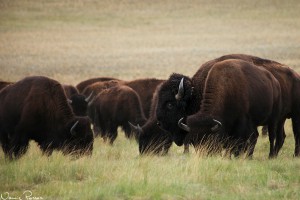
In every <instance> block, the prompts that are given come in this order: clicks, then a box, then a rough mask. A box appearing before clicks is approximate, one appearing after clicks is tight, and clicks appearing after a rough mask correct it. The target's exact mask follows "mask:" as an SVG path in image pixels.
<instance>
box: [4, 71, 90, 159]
mask: <svg viewBox="0 0 300 200" xmlns="http://www.w3.org/2000/svg"><path fill="white" fill-rule="evenodd" d="M90 125H91V124H90V121H89V119H88V118H87V117H76V116H75V115H74V113H73V112H72V109H71V107H70V106H69V104H68V102H67V98H66V95H65V92H64V89H63V87H62V85H61V84H60V83H59V82H57V81H55V80H52V79H50V78H47V77H42V76H32V77H27V78H24V79H22V80H20V81H18V82H16V83H15V84H12V85H10V86H7V87H6V88H4V89H3V90H1V93H0V142H1V145H2V149H3V151H4V153H5V155H6V156H8V157H9V158H11V159H12V158H19V157H20V156H22V155H23V154H24V153H25V152H26V150H27V148H28V143H29V140H34V141H36V142H37V143H38V145H39V147H40V148H41V150H42V151H43V152H44V153H47V154H51V153H52V151H53V150H55V149H57V150H62V151H63V152H64V153H76V154H84V153H88V154H91V153H92V149H93V132H92V130H91V128H90Z"/></svg>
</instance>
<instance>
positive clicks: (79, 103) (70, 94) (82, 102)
mask: <svg viewBox="0 0 300 200" xmlns="http://www.w3.org/2000/svg"><path fill="white" fill-rule="evenodd" d="M63 88H64V90H65V93H66V96H67V98H68V102H69V104H70V105H71V107H72V109H73V112H74V114H75V115H76V116H87V108H88V104H89V102H90V101H91V100H92V95H93V92H91V93H90V94H89V95H88V96H87V97H86V96H85V95H82V94H79V93H78V90H77V89H76V88H75V87H74V86H72V85H63Z"/></svg>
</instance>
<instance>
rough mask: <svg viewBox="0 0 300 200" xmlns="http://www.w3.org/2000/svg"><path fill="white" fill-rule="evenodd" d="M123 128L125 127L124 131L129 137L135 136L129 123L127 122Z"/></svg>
mask: <svg viewBox="0 0 300 200" xmlns="http://www.w3.org/2000/svg"><path fill="white" fill-rule="evenodd" d="M122 129H123V131H124V133H125V136H126V137H127V138H128V139H131V138H133V132H132V130H131V128H130V126H129V125H128V123H127V124H125V125H123V126H122Z"/></svg>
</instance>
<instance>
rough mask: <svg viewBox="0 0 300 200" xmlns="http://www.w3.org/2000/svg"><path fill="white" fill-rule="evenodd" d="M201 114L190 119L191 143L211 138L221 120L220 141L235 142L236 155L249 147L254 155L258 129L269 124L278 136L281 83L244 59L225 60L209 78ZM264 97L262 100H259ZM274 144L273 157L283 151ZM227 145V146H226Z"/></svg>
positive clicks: (189, 138) (198, 113)
mask: <svg viewBox="0 0 300 200" xmlns="http://www.w3.org/2000/svg"><path fill="white" fill-rule="evenodd" d="M203 95H204V96H203V99H202V102H201V108H200V111H199V112H197V113H196V114H194V115H191V116H189V117H188V118H187V124H188V126H189V127H190V128H191V131H190V133H189V134H188V135H187V138H186V139H187V140H191V141H192V143H193V144H194V145H195V146H197V145H199V143H200V141H203V139H204V137H207V136H208V135H210V133H211V131H210V130H209V128H211V127H213V126H214V125H215V124H216V123H214V121H213V119H216V120H218V121H220V122H221V123H222V124H223V125H222V129H221V131H219V132H218V133H217V135H218V137H219V138H220V139H225V138H226V139H227V138H229V141H230V143H232V142H234V143H235V144H237V145H236V148H234V151H235V154H236V155H238V154H239V153H240V152H241V150H242V149H244V148H246V147H247V141H248V140H249V141H250V145H249V146H248V147H249V148H250V150H249V155H250V156H251V155H252V154H253V150H254V146H255V143H256V139H257V136H258V133H257V128H256V127H257V126H259V125H265V124H268V125H269V127H270V129H271V131H270V132H272V133H270V134H271V137H274V136H275V135H276V131H277V123H278V120H279V119H280V115H281V108H282V106H281V90H280V84H279V82H278V81H277V80H276V79H275V78H274V76H273V75H272V74H271V73H270V72H269V71H267V70H265V69H263V68H260V67H257V66H255V65H252V64H251V63H249V62H245V61H241V60H231V59H229V60H225V61H220V62H218V63H215V64H214V65H213V67H212V68H211V70H210V71H209V73H208V76H207V78H206V82H205V86H204V91H203ZM259 97H261V98H259ZM273 145H274V144H273V141H271V144H270V157H272V156H274V155H277V153H278V151H279V149H277V148H275V149H273ZM225 146H226V145H225Z"/></svg>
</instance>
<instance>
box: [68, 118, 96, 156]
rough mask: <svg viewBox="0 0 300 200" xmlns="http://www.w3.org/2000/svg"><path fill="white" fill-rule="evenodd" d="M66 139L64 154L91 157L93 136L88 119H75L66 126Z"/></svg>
mask: <svg viewBox="0 0 300 200" xmlns="http://www.w3.org/2000/svg"><path fill="white" fill-rule="evenodd" d="M67 131H68V135H69V136H68V139H67V141H66V143H65V145H66V148H65V153H71V154H73V153H75V154H78V155H82V154H87V155H91V154H92V151H93V142H94V136H93V132H92V129H91V123H90V120H89V118H88V117H75V119H74V120H72V121H71V122H70V123H68V126H67Z"/></svg>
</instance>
